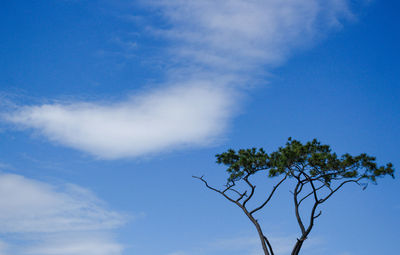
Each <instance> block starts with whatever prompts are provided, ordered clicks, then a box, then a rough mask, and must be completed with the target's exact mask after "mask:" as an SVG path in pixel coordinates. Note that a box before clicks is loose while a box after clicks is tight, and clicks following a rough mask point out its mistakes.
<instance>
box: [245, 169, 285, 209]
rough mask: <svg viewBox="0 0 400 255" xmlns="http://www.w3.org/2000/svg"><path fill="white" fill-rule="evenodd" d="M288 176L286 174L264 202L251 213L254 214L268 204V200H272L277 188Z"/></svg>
mask: <svg viewBox="0 0 400 255" xmlns="http://www.w3.org/2000/svg"><path fill="white" fill-rule="evenodd" d="M287 176H288V174H286V175H285V177H284V178H283V179H282V180H280V182H278V184H276V185H275V186H274V187H273V189H272V191H271V193H270V194H269V196H268V198H267V199H266V200H265V201H264V203H262V204H261V205H260V206H259V207H257V208H255V209H254V210H252V211H251V212H250V214H253V213H255V212H257V211H258V210H261V209H262V208H263V207H264V206H265V205H266V204H268V202H269V201H270V200H271V198H272V196H273V195H274V193H275V191H276V189H277V188H278V187H279V185H281V184H282V183H283V182H284V181H285V180H286V178H287Z"/></svg>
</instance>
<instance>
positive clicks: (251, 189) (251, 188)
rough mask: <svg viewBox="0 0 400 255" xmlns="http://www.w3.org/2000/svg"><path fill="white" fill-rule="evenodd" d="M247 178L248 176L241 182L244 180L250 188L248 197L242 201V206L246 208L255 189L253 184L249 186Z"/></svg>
mask: <svg viewBox="0 0 400 255" xmlns="http://www.w3.org/2000/svg"><path fill="white" fill-rule="evenodd" d="M248 178H249V174H248V175H247V176H246V177H245V178H243V180H244V181H245V182H246V183H247V185H249V187H250V195H249V196H248V197H247V198H246V199H245V200H244V202H243V206H246V203H247V202H248V201H249V200H250V199H251V198H252V197H253V195H254V191H255V189H256V186H255V185H253V184H251V183H250V181H249V179H248Z"/></svg>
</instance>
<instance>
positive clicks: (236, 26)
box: [151, 0, 352, 72]
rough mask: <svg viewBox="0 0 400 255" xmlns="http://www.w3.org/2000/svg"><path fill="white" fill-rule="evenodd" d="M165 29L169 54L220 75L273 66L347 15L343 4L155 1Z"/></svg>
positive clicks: (317, 0) (315, 0)
mask: <svg viewBox="0 0 400 255" xmlns="http://www.w3.org/2000/svg"><path fill="white" fill-rule="evenodd" d="M151 3H152V6H154V7H156V8H160V9H161V13H162V15H163V16H164V17H165V18H166V20H167V21H168V24H169V25H170V28H169V29H166V30H157V29H155V30H156V32H158V33H160V34H161V35H165V36H167V37H169V38H170V39H173V40H174V42H175V43H176V47H174V48H173V50H172V54H174V55H175V57H176V56H180V57H181V58H183V59H186V60H187V61H182V59H178V61H182V62H184V63H185V65H186V64H187V62H189V63H192V64H194V65H202V66H204V67H206V68H207V69H213V70H215V68H216V69H217V70H219V72H227V71H228V72H238V71H239V70H242V71H243V69H244V70H245V71H246V72H247V71H248V70H252V69H254V68H256V67H258V66H262V65H265V64H267V65H277V64H280V63H282V61H284V60H285V59H286V58H287V56H288V54H289V53H290V52H291V51H292V50H293V49H295V48H296V47H299V46H304V45H308V44H309V43H312V41H313V40H315V39H317V37H318V36H319V35H320V34H321V32H325V31H326V30H329V29H331V28H333V27H337V26H339V25H340V24H341V23H340V20H341V19H348V18H351V17H352V13H351V11H350V10H349V7H348V1H347V0H308V1H304V0H203V1H186V0H155V1H151Z"/></svg>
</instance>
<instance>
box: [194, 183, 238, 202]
mask: <svg viewBox="0 0 400 255" xmlns="http://www.w3.org/2000/svg"><path fill="white" fill-rule="evenodd" d="M192 177H193V178H195V179H199V180H200V181H202V182H203V183H204V184H205V185H206V187H207V188H209V189H210V190H213V191H215V192H217V193H219V194H221V195H223V196H224V197H225V198H226V199H228V200H229V201H231V202H232V203H235V204H237V202H236V201H235V200H233V199H232V198H231V197H229V196H228V195H226V194H225V193H224V192H225V191H226V189H225V190H224V191H221V190H218V189H216V188H214V187H211V186H210V185H208V183H207V181H206V180H204V179H203V176H201V177H198V176H192Z"/></svg>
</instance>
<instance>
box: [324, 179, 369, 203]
mask: <svg viewBox="0 0 400 255" xmlns="http://www.w3.org/2000/svg"><path fill="white" fill-rule="evenodd" d="M361 179H362V177H360V178H358V179H357V180H347V181H344V182H342V183H341V184H340V185H339V186H338V187H337V188H336V189H334V190H332V191H331V193H329V195H328V196H326V197H325V198H323V199H321V200H320V203H323V202H325V201H326V200H328V198H330V197H331V196H332V195H333V194H334V193H335V192H336V191H338V190H339V189H340V188H341V187H342V186H343V185H345V184H346V183H350V182H354V183H357V184H358V185H360V184H359V183H358V182H359V181H360V180H361Z"/></svg>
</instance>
